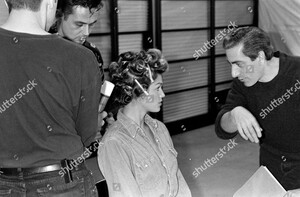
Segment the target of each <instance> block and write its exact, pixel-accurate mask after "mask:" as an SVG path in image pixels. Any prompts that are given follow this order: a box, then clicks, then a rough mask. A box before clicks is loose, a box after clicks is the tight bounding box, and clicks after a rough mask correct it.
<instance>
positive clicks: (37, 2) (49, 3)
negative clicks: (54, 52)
mask: <svg viewBox="0 0 300 197" xmlns="http://www.w3.org/2000/svg"><path fill="white" fill-rule="evenodd" d="M57 1H58V0H5V2H6V4H7V7H8V9H9V16H8V18H7V20H6V22H5V23H4V24H3V25H2V26H1V27H2V28H3V29H6V30H10V31H15V32H23V33H29V34H40V35H44V34H48V33H47V32H45V30H46V31H48V30H49V28H50V27H51V26H52V24H53V23H54V20H55V13H56V7H57Z"/></svg>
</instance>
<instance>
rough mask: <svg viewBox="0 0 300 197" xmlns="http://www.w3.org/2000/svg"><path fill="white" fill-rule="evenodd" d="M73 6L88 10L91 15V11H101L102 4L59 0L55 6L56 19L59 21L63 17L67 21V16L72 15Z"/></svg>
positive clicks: (82, 0) (99, 2)
mask: <svg viewBox="0 0 300 197" xmlns="http://www.w3.org/2000/svg"><path fill="white" fill-rule="evenodd" d="M75 6H81V7H84V8H89V10H90V12H91V13H92V9H95V10H99V9H101V8H102V7H103V3H102V0H59V1H58V4H57V12H56V18H57V19H60V18H61V17H64V18H65V19H67V18H68V16H69V15H70V14H72V13H73V8H74V7H75Z"/></svg>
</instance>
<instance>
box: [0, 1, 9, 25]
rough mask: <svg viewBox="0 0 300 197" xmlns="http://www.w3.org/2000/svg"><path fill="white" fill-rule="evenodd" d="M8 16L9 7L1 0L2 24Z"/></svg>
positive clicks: (0, 21)
mask: <svg viewBox="0 0 300 197" xmlns="http://www.w3.org/2000/svg"><path fill="white" fill-rule="evenodd" d="M7 16H8V8H7V7H6V6H5V3H4V1H3V0H0V25H2V24H3V23H4V22H5V21H6V19H7Z"/></svg>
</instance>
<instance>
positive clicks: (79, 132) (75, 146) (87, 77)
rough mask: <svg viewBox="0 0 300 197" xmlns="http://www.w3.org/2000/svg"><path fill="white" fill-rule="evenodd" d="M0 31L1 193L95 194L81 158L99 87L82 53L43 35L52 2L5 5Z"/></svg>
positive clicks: (17, 0) (10, 0) (14, 0)
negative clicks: (4, 14) (4, 20)
mask: <svg viewBox="0 0 300 197" xmlns="http://www.w3.org/2000/svg"><path fill="white" fill-rule="evenodd" d="M6 2H7V5H8V8H9V12H10V14H9V17H8V19H7V21H6V22H5V23H4V24H3V25H2V26H1V27H0V53H1V56H0V65H1V66H0V73H1V83H0V92H1V94H0V101H1V102H3V104H2V105H1V109H0V123H1V124H0V136H1V137H0V150H1V151H0V196H17V197H18V196H64V197H73V196H85V197H96V196H98V194H97V190H96V187H95V184H94V181H93V177H92V176H91V174H90V173H89V171H88V169H87V168H86V165H85V162H84V159H85V158H86V157H87V154H88V151H87V150H86V149H85V147H86V146H88V145H89V144H91V142H93V140H94V139H95V136H96V129H97V113H98V106H99V101H100V99H101V96H100V88H101V86H100V85H101V83H102V81H101V77H100V71H99V69H98V63H97V61H96V59H95V58H94V56H93V54H92V53H91V52H90V51H89V50H87V49H86V48H84V47H82V46H80V45H78V44H75V43H72V42H69V41H66V40H65V39H62V38H61V37H59V36H57V35H53V34H49V33H48V32H47V31H48V30H49V27H50V26H51V25H52V23H53V22H54V19H55V13H56V7H57V0H6Z"/></svg>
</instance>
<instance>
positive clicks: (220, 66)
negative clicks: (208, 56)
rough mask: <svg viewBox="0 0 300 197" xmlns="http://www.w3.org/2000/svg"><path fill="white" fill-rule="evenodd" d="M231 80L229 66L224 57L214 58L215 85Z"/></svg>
mask: <svg viewBox="0 0 300 197" xmlns="http://www.w3.org/2000/svg"><path fill="white" fill-rule="evenodd" d="M231 79H232V76H231V66H230V64H229V63H228V61H227V59H226V57H218V58H216V83H218V82H222V81H228V80H231Z"/></svg>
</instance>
